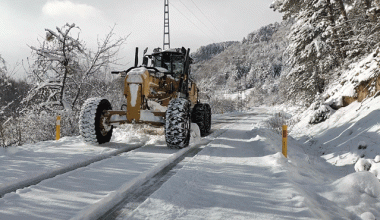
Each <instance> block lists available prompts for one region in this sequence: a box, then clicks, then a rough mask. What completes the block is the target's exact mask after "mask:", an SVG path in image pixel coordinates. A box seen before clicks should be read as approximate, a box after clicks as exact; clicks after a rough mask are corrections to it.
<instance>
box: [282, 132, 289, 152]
mask: <svg viewBox="0 0 380 220" xmlns="http://www.w3.org/2000/svg"><path fill="white" fill-rule="evenodd" d="M282 154H283V155H284V156H285V157H286V158H287V157H288V126H286V125H283V126H282Z"/></svg>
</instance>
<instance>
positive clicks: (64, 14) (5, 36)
mask: <svg viewBox="0 0 380 220" xmlns="http://www.w3.org/2000/svg"><path fill="white" fill-rule="evenodd" d="M271 2H272V0H238V1H230V0H169V3H170V6H169V7H170V38H171V39H170V43H171V47H172V48H174V47H182V46H184V47H186V48H191V51H192V52H194V51H196V50H197V49H198V48H199V47H200V46H205V45H207V44H210V43H217V42H222V41H231V40H234V41H241V40H242V39H243V37H245V36H247V34H249V33H250V32H252V31H254V30H256V29H258V28H260V27H262V26H264V25H267V24H270V23H274V22H279V21H281V14H279V13H278V12H273V11H272V10H271V9H270V8H269V5H270V4H271ZM163 20H164V0H140V1H137V0H124V1H121V0H107V1H104V0H64V1H62V0H33V1H29V0H1V1H0V30H1V31H0V54H1V55H2V57H3V58H4V59H5V60H6V62H7V63H8V65H9V66H10V67H13V66H14V65H15V63H16V62H21V61H22V60H25V59H26V58H27V57H29V56H30V52H31V50H30V49H29V47H28V46H27V45H30V46H38V45H39V43H38V40H37V39H40V40H41V41H42V40H43V38H44V36H45V31H44V30H45V28H49V29H54V30H55V27H56V26H59V27H62V26H63V25H64V24H66V23H70V24H71V23H75V24H76V25H77V26H79V27H80V28H81V30H82V33H81V39H82V40H84V41H85V42H86V44H87V46H88V47H95V45H96V41H97V38H103V37H104V36H105V35H106V34H107V33H108V32H109V31H110V28H111V27H112V26H113V25H114V24H116V28H115V31H114V32H115V33H116V35H117V36H127V35H128V34H131V35H130V36H129V37H128V39H127V42H126V45H124V46H123V48H122V50H121V54H120V56H122V57H124V60H123V61H122V62H123V63H124V66H123V67H124V68H127V67H129V66H131V65H133V63H134V61H133V59H134V48H135V47H139V48H140V52H141V51H142V50H143V49H145V48H146V47H149V51H152V49H153V48H156V47H161V48H162V44H163V30H164V27H163V23H164V21H163ZM128 62H129V63H128ZM123 67H121V68H122V69H123ZM22 72H23V70H22V68H19V70H18V73H17V74H18V75H21V74H22Z"/></svg>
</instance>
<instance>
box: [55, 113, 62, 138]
mask: <svg viewBox="0 0 380 220" xmlns="http://www.w3.org/2000/svg"><path fill="white" fill-rule="evenodd" d="M60 138H61V116H59V115H58V116H57V122H56V129H55V140H57V141H58V140H59V139H60Z"/></svg>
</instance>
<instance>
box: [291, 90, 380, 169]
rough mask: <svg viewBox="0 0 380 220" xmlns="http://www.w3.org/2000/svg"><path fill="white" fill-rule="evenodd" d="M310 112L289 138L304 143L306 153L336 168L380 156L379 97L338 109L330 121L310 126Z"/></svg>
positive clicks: (305, 114) (300, 117)
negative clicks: (319, 157)
mask: <svg viewBox="0 0 380 220" xmlns="http://www.w3.org/2000/svg"><path fill="white" fill-rule="evenodd" d="M310 114H311V111H305V112H304V113H302V114H300V115H298V116H296V117H298V119H299V122H298V123H297V124H295V125H294V126H292V127H291V128H290V129H289V130H290V134H289V135H290V136H291V137H293V138H295V139H297V140H298V141H300V142H301V143H303V144H304V145H305V146H304V150H305V151H306V152H307V153H308V154H311V155H319V156H322V157H323V158H324V159H326V160H327V161H328V162H329V163H331V164H334V165H336V166H345V165H354V164H355V163H356V162H357V161H358V160H359V158H375V156H376V155H380V121H379V118H380V97H371V98H368V99H366V100H364V101H363V102H361V103H359V102H353V103H351V104H350V105H349V106H347V107H344V108H340V109H338V110H336V111H335V112H334V113H333V114H332V115H330V117H329V119H327V120H326V121H324V122H321V123H319V124H315V125H313V124H310V123H309V119H310V118H309V117H308V116H310Z"/></svg>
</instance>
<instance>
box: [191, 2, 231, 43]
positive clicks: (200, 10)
mask: <svg viewBox="0 0 380 220" xmlns="http://www.w3.org/2000/svg"><path fill="white" fill-rule="evenodd" d="M190 1H191V2H192V3H193V4H194V5H195V7H197V9H198V10H199V11H200V12H201V13H202V15H203V16H204V17H205V18H206V19H207V20H208V21H209V22H210V24H211V25H212V26H213V27H214V28H215V29H216V30H217V31H219V33H220V34H222V35H223V36H224V34H223V32H221V31H220V30H219V28H217V27H216V26H215V25H214V23H213V22H212V21H211V20H210V19H209V18H208V17H207V16H206V14H205V13H203V11H202V10H201V9H200V8H199V7H198V5H197V4H195V2H194V1H193V0H190Z"/></svg>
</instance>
